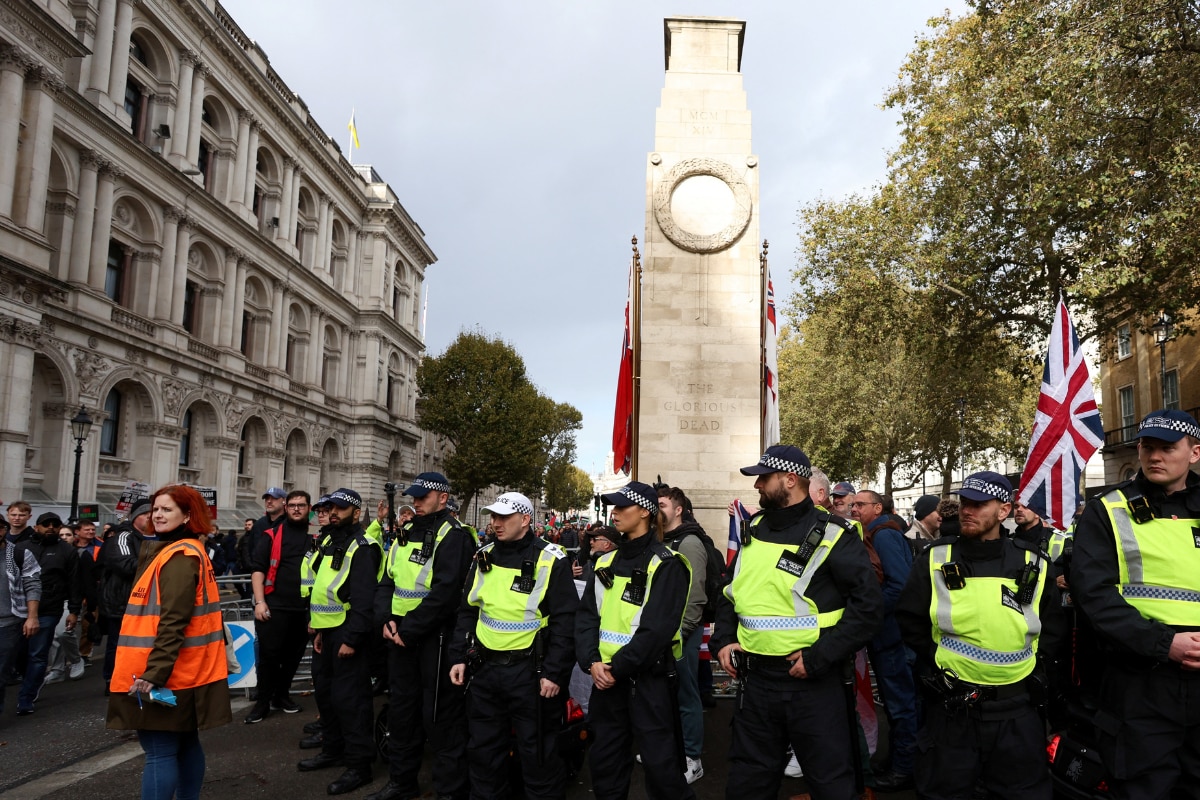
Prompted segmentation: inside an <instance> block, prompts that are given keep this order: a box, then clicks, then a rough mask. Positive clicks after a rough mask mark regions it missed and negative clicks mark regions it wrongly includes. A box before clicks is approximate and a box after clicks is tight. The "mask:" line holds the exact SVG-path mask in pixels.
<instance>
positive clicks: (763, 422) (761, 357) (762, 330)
mask: <svg viewBox="0 0 1200 800" xmlns="http://www.w3.org/2000/svg"><path fill="white" fill-rule="evenodd" d="M758 449H759V452H763V453H765V452H766V451H767V240H766V239H763V243H762V253H761V254H759V257H758Z"/></svg>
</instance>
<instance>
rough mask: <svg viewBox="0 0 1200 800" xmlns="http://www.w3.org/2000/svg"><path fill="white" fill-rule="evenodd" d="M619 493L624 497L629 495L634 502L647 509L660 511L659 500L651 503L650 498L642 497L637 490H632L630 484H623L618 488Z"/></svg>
mask: <svg viewBox="0 0 1200 800" xmlns="http://www.w3.org/2000/svg"><path fill="white" fill-rule="evenodd" d="M617 494H619V495H621V496H622V497H628V498H629V499H630V500H632V501H633V502H634V503H636V504H637V505H639V506H641V507H642V508H644V509H646V510H647V511H658V503H657V502H654V503H651V502H650V500H649V499H648V498H645V497H642V496H641V495H640V494H638V493H637V492H635V491H632V490H631V489H630V488H629V487H628V486H622V487H621V488H620V489H618V490H617Z"/></svg>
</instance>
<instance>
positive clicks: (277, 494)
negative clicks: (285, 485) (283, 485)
mask: <svg viewBox="0 0 1200 800" xmlns="http://www.w3.org/2000/svg"><path fill="white" fill-rule="evenodd" d="M268 497H272V498H274V499H276V500H286V499H287V492H285V491H284V490H283V489H280V488H279V487H278V486H272V487H271V488H270V489H267V490H266V491H265V492H263V493H262V499H263V500H266V499H267V498H268Z"/></svg>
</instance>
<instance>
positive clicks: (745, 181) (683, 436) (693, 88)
mask: <svg viewBox="0 0 1200 800" xmlns="http://www.w3.org/2000/svg"><path fill="white" fill-rule="evenodd" d="M665 29H666V83H665V86H664V87H663V90H662V101H661V105H659V107H658V110H657V112H656V115H655V131H654V152H653V153H650V154H649V157H648V159H647V163H646V233H645V238H644V239H643V242H644V244H643V273H642V289H641V336H640V345H641V351H640V376H641V383H640V402H639V418H638V443H637V448H638V470H637V471H638V477H639V479H640V480H643V481H646V482H647V483H650V482H653V481H654V480H655V477H656V476H659V475H661V476H662V479H663V481H665V482H666V483H669V484H670V485H672V486H679V487H680V488H682V489H683V490H684V491H685V492H686V493H687V494H688V496H689V497H690V498H691V499H692V503H693V505H694V507H695V511H696V517H697V520H698V521H699V522H700V524H701V525H703V526H704V528H705V530H707V531H708V532H709V534H710V535H712V536H713V538H714V539H716V540H717V544H718V546H721V544H722V542H723V541H724V539H725V537H726V534H727V531H728V516H727V514H726V507H727V506H728V504H729V501H730V500H732V499H733V498H734V497H736V496H740V497H742V498H744V499H745V500H746V501H747V502H748V503H753V504H757V502H758V497H757V495H756V494H755V493H754V490H753V489H752V488H751V486H752V481H751V480H750V479H748V478H746V477H744V476H743V475H741V474H740V473H739V472H738V469H739V468H740V467H744V466H746V465H747V464H753V463H755V462H756V461H757V460H758V457H759V455H760V454H761V449H760V447H761V442H760V427H761V424H762V413H761V405H760V394H759V393H760V386H761V375H762V367H761V360H760V359H761V339H760V335H761V333H760V325H761V320H762V306H761V303H762V296H763V290H762V277H761V267H760V259H759V241H760V240H759V214H758V159H757V158H756V157H755V156H754V155H753V154H752V150H751V142H750V111H749V110H748V109H747V108H746V93H745V91H744V90H743V89H742V75H741V60H742V44H743V41H744V38H745V32H746V24H745V22H742V21H739V20H733V19H724V18H716V17H686V18H685V17H672V18H668V19H667V20H665Z"/></svg>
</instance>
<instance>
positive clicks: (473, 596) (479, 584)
mask: <svg viewBox="0 0 1200 800" xmlns="http://www.w3.org/2000/svg"><path fill="white" fill-rule="evenodd" d="M495 546H496V543H495V542H491V543H489V544H486V545H484V546H483V547H481V548H480V549H479V553H480V555H482V554H483V553H490V552H491V551H492V550H493V548H495ZM486 574H487V573H485V572H483V571H481V570H480V569H479V567H478V566H477V567H476V568H475V580H474V582H472V584H471V591H470V593H469V594H468V595H467V603H469V604H470V605H473V606H477V605H479V596H480V595H481V594H483V581H484V576H485V575H486Z"/></svg>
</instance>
